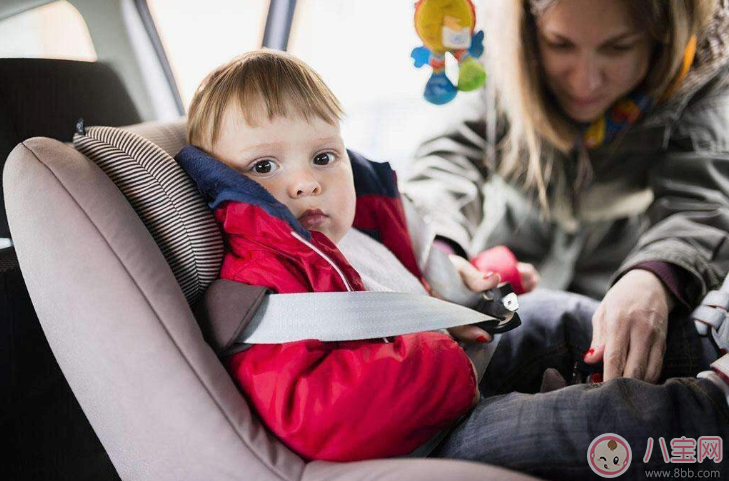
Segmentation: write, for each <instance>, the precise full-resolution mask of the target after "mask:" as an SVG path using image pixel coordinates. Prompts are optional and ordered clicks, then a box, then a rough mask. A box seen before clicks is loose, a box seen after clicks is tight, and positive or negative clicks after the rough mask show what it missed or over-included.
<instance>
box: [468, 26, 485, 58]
mask: <svg viewBox="0 0 729 481" xmlns="http://www.w3.org/2000/svg"><path fill="white" fill-rule="evenodd" d="M468 53H469V54H470V55H471V57H473V58H479V57H480V56H481V55H483V30H479V31H478V32H476V33H474V34H473V37H471V48H469V49H468Z"/></svg>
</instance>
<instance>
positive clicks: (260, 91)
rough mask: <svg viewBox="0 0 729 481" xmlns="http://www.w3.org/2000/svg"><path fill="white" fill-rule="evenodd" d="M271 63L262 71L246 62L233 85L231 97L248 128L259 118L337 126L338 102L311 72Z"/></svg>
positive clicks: (298, 67) (285, 64)
mask: <svg viewBox="0 0 729 481" xmlns="http://www.w3.org/2000/svg"><path fill="white" fill-rule="evenodd" d="M274 60H277V61H274V62H271V63H269V64H268V65H266V70H265V71H264V70H263V69H258V68H255V67H254V66H253V65H250V63H251V62H249V65H247V67H248V68H246V69H242V71H241V72H240V73H241V78H240V79H238V81H236V82H235V83H234V85H235V90H236V91H235V95H234V96H233V97H234V98H235V100H236V101H237V103H238V105H237V107H238V108H239V111H240V112H241V114H242V115H243V118H244V119H245V121H246V123H247V124H248V125H250V126H256V125H258V124H259V123H260V120H261V119H262V116H265V118H267V119H268V120H273V119H274V118H275V117H288V116H299V117H301V118H303V119H305V120H306V121H310V120H312V119H314V118H319V119H321V120H323V121H325V122H327V123H329V124H331V125H335V124H336V123H337V122H339V120H340V118H341V117H342V114H343V112H342V108H341V106H340V105H339V101H338V100H337V99H336V97H335V96H334V94H333V93H332V92H331V91H330V90H329V88H328V87H327V86H326V85H325V84H324V82H323V81H322V80H321V79H320V78H319V77H318V76H317V75H316V74H315V73H314V72H313V71H310V70H307V69H305V68H304V66H299V65H297V64H295V63H293V62H291V61H290V60H289V59H274ZM281 60H284V61H281Z"/></svg>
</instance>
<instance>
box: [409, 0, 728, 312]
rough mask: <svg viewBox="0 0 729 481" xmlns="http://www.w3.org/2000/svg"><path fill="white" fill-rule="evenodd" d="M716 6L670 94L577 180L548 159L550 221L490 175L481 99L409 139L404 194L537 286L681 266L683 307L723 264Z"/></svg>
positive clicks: (722, 112) (566, 165) (723, 110)
mask: <svg viewBox="0 0 729 481" xmlns="http://www.w3.org/2000/svg"><path fill="white" fill-rule="evenodd" d="M720 4H721V8H720V11H718V12H717V15H716V18H715V22H714V24H713V26H712V28H710V29H709V33H708V34H707V35H706V36H705V37H704V38H702V39H699V48H698V51H697V55H696V59H695V61H694V65H693V67H692V69H691V71H690V72H689V74H688V75H687V77H686V78H685V79H684V81H683V83H682V84H681V85H680V87H679V90H678V91H677V92H676V93H675V94H674V95H673V96H672V97H670V98H669V99H668V100H667V101H664V102H663V103H661V104H659V105H658V106H657V107H655V108H654V109H653V111H651V112H650V113H648V114H647V115H646V116H645V118H644V119H643V120H641V121H639V122H638V123H637V124H636V125H635V126H633V127H632V128H630V129H629V130H628V131H627V132H626V133H625V134H624V135H623V136H622V137H620V138H619V139H617V140H616V141H614V142H613V143H612V144H610V145H607V146H604V147H601V148H599V149H596V150H592V151H590V152H589V158H590V164H591V166H592V170H593V175H592V179H591V181H590V183H589V184H588V185H587V186H585V187H583V188H581V189H579V190H577V189H576V188H574V187H573V185H574V184H575V174H574V173H573V171H574V170H576V169H575V168H574V167H571V166H573V165H574V164H575V161H574V160H571V159H570V158H568V157H566V156H565V157H561V156H558V157H555V165H556V166H562V167H563V168H559V169H557V171H558V172H559V174H558V175H557V176H556V179H553V181H552V182H551V183H550V186H549V189H548V190H549V199H550V200H549V203H550V211H551V220H550V221H543V220H541V219H542V218H543V217H542V216H541V215H540V209H539V206H538V202H537V201H532V200H533V199H534V196H533V195H530V194H528V193H525V192H524V191H523V190H522V189H521V188H520V187H519V184H518V181H509V180H504V179H503V178H501V177H499V176H498V175H495V173H494V172H495V171H497V170H498V162H499V156H498V152H499V150H498V149H497V148H496V143H497V141H498V139H499V136H498V135H496V136H489V135H487V122H486V121H485V118H486V112H488V109H489V107H488V102H487V101H486V96H483V97H482V98H481V103H480V109H479V110H480V111H478V112H476V113H475V115H473V114H472V115H470V116H468V115H464V118H463V119H462V120H461V121H460V122H459V123H458V124H457V125H455V126H454V127H453V128H451V129H450V130H449V131H448V132H447V133H444V134H443V135H440V136H438V137H436V138H434V139H432V140H430V141H428V142H426V143H424V144H423V145H422V146H421V148H420V149H419V151H418V154H417V159H416V161H415V162H414V163H413V165H412V168H411V171H410V172H409V173H408V179H407V181H406V182H405V186H404V191H405V192H406V194H407V195H408V196H409V197H410V198H411V199H412V200H413V201H414V202H415V204H416V205H417V206H418V207H419V209H420V210H421V211H422V213H423V214H425V215H427V216H428V217H429V218H430V219H431V220H432V222H433V224H434V226H435V228H436V232H437V233H438V234H439V235H441V236H443V237H446V238H448V239H450V240H452V241H454V242H456V243H457V244H458V245H459V246H461V247H462V248H463V249H464V250H465V251H466V252H467V253H468V254H469V255H475V254H477V253H478V252H480V251H481V250H483V249H485V248H487V247H489V246H492V245H499V244H502V245H506V246H508V247H510V248H511V249H512V250H513V251H514V252H515V253H516V255H517V257H518V258H519V260H521V261H523V262H531V263H533V264H534V265H535V266H536V267H537V269H538V270H539V271H540V274H541V275H542V285H543V286H545V287H554V288H562V289H570V290H573V291H576V292H581V293H585V294H588V295H591V296H593V297H597V298H600V297H602V295H604V293H605V292H606V290H607V289H608V288H609V286H610V285H611V283H612V282H614V281H615V279H617V278H618V277H619V276H620V275H621V274H622V273H624V272H626V271H627V270H629V269H631V268H632V267H635V266H636V265H638V264H641V263H644V262H646V261H665V262H668V263H672V264H675V265H677V266H679V267H681V268H683V269H685V270H686V271H687V272H688V273H689V274H690V280H689V283H688V285H687V291H686V292H685V296H686V297H685V299H686V300H688V301H689V302H690V303H695V302H696V301H698V299H699V298H700V297H702V296H703V295H704V294H705V293H706V292H707V290H708V289H710V288H711V287H712V286H715V285H716V284H718V283H719V282H720V280H721V279H722V278H723V277H724V276H725V275H726V273H727V271H729V33H728V32H727V23H729V22H727V19H728V18H729V15H727V13H726V11H727V7H726V4H727V1H726V0H722V1H721V2H720ZM499 130H502V129H501V128H500V127H499ZM487 137H491V139H493V140H488V139H487ZM489 151H490V152H496V155H494V158H493V159H488V158H487V157H488V156H487V155H486V152H489Z"/></svg>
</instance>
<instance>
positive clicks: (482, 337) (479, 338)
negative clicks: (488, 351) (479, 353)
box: [476, 336, 489, 344]
mask: <svg viewBox="0 0 729 481" xmlns="http://www.w3.org/2000/svg"><path fill="white" fill-rule="evenodd" d="M476 340H477V341H478V342H480V343H481V344H486V343H487V342H489V340H488V338H487V337H486V336H478V337H477V338H476Z"/></svg>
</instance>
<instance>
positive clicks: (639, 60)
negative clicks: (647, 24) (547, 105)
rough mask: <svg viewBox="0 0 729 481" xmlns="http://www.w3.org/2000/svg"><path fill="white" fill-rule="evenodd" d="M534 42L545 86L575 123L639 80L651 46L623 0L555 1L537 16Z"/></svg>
mask: <svg viewBox="0 0 729 481" xmlns="http://www.w3.org/2000/svg"><path fill="white" fill-rule="evenodd" d="M537 43H538V46H539V55H540V58H541V61H542V66H543V69H544V73H545V75H546V80H547V85H548V87H549V89H550V90H551V91H552V93H553V94H554V96H555V98H556V99H557V102H558V103H559V105H560V107H562V109H563V110H564V112H565V113H566V114H567V115H568V116H569V117H571V118H572V119H574V120H576V121H578V122H591V121H593V120H595V119H596V118H598V117H600V116H601V115H602V114H603V113H604V112H605V111H606V110H607V109H608V108H609V107H610V106H611V105H612V104H613V103H614V102H615V101H616V100H618V99H619V98H621V97H623V96H624V95H625V94H627V93H628V92H630V91H631V90H633V89H634V88H635V87H636V86H637V85H638V84H640V83H641V82H642V81H643V79H644V78H645V76H646V73H647V72H648V64H649V60H650V56H651V51H652V48H653V42H652V40H651V39H650V37H649V35H648V33H647V32H646V31H644V30H641V29H640V28H639V27H638V26H636V25H635V23H634V21H633V19H632V18H631V16H630V12H629V11H628V7H627V6H626V3H625V0H599V1H596V0H559V1H558V2H557V4H556V5H554V6H553V7H551V8H549V9H548V10H547V11H546V12H545V13H544V14H543V15H542V16H541V17H540V18H539V19H538V20H537Z"/></svg>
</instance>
